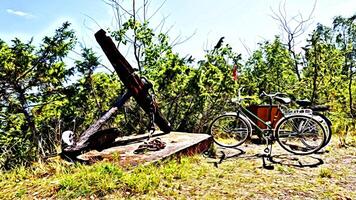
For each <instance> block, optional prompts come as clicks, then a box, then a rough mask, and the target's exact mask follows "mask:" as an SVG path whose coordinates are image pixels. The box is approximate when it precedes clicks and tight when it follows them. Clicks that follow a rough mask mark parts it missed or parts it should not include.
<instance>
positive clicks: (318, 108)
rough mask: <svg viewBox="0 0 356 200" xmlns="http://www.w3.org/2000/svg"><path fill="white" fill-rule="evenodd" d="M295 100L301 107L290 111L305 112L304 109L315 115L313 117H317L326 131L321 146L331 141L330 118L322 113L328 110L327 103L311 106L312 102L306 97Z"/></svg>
mask: <svg viewBox="0 0 356 200" xmlns="http://www.w3.org/2000/svg"><path fill="white" fill-rule="evenodd" d="M295 102H296V104H298V105H299V106H301V107H302V108H301V109H296V110H292V112H305V110H307V113H310V114H311V115H313V116H314V117H315V119H317V120H318V121H319V122H321V124H322V125H323V126H324V128H325V131H326V139H325V142H324V145H323V147H325V146H326V145H328V144H329V143H330V141H331V136H332V129H331V126H332V123H331V121H330V119H329V118H327V117H326V116H325V115H324V112H327V111H329V110H330V108H329V106H327V105H314V106H313V105H312V102H311V101H309V100H307V99H304V100H296V101H295ZM303 110H304V111H303Z"/></svg>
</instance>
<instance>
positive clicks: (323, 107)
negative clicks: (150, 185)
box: [295, 99, 330, 112]
mask: <svg viewBox="0 0 356 200" xmlns="http://www.w3.org/2000/svg"><path fill="white" fill-rule="evenodd" d="M295 102H296V103H297V104H298V105H300V106H302V107H308V108H309V109H311V110H312V111H317V112H323V111H327V110H330V107H329V106H327V105H315V106H312V103H311V101H309V100H308V99H303V100H297V101H295Z"/></svg>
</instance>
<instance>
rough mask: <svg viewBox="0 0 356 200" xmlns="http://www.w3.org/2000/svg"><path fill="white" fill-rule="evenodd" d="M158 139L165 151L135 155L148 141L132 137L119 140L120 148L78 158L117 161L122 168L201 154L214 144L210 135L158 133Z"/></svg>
mask: <svg viewBox="0 0 356 200" xmlns="http://www.w3.org/2000/svg"><path fill="white" fill-rule="evenodd" d="M157 137H159V138H160V139H161V141H163V142H165V143H166V147H165V148H164V149H161V150H158V151H147V152H145V153H143V154H135V153H134V151H135V150H136V149H137V148H138V146H139V145H141V144H143V142H144V141H147V135H141V136H131V137H125V138H119V139H117V140H116V141H115V143H114V144H115V145H119V146H113V147H110V148H107V149H104V150H102V151H97V150H93V151H89V152H87V153H84V154H82V155H80V156H78V158H79V159H82V160H87V161H89V162H95V161H96V160H103V159H107V160H115V161H116V162H119V163H120V165H122V166H127V165H137V164H140V163H147V162H155V161H158V160H162V159H166V158H168V157H180V156H182V155H194V154H199V153H202V152H204V151H206V150H207V149H208V148H209V147H210V145H211V144H212V143H213V140H212V137H211V136H210V135H207V134H198V133H183V132H171V133H169V134H162V133H158V134H155V135H153V137H152V139H155V138H157Z"/></svg>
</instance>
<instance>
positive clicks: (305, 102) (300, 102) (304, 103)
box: [295, 99, 312, 107]
mask: <svg viewBox="0 0 356 200" xmlns="http://www.w3.org/2000/svg"><path fill="white" fill-rule="evenodd" d="M295 102H296V103H297V104H298V105H300V106H302V107H307V106H311V105H312V103H311V101H309V100H308V99H302V100H296V101H295Z"/></svg>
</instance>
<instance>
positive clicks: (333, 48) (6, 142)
mask: <svg viewBox="0 0 356 200" xmlns="http://www.w3.org/2000/svg"><path fill="white" fill-rule="evenodd" d="M355 18H356V17H355V16H352V17H350V18H344V17H341V16H339V17H336V18H335V20H334V22H333V27H327V26H324V25H321V24H319V25H317V27H316V28H315V30H314V31H313V32H312V33H311V34H310V35H309V37H308V39H307V41H306V42H307V44H306V45H305V46H304V47H302V49H303V51H304V52H303V53H302V54H300V55H301V57H295V56H293V55H291V53H290V49H288V45H285V44H283V42H282V41H281V40H280V38H279V37H275V39H274V40H272V41H264V42H262V43H261V44H260V46H259V48H258V49H256V50H255V51H254V52H253V53H252V55H251V56H250V57H249V58H248V59H247V61H246V62H245V63H244V62H243V61H242V58H241V55H240V54H239V53H237V51H235V50H234V49H233V48H232V47H231V46H230V45H229V44H222V43H221V42H222V41H219V45H216V47H214V48H213V49H211V50H207V51H206V52H205V56H204V58H203V59H202V60H200V61H198V62H195V61H194V58H192V56H185V57H182V56H181V55H180V54H179V53H177V52H174V48H173V47H174V45H173V43H172V41H171V39H170V37H169V36H168V34H166V33H162V32H157V29H153V28H151V27H150V23H149V21H143V22H141V21H139V20H137V19H138V18H135V17H134V16H133V17H130V18H128V19H127V21H125V22H123V23H122V24H121V26H120V27H121V29H119V30H110V31H109V32H110V34H111V36H112V37H113V38H114V39H115V40H116V42H117V44H118V47H119V49H120V50H121V49H122V48H129V46H130V45H134V56H135V59H136V61H137V63H136V64H137V67H138V72H137V73H139V75H140V76H145V77H147V78H148V79H149V80H150V81H152V83H153V85H154V90H155V92H156V93H155V96H156V99H157V102H158V104H159V106H160V109H161V111H162V113H163V114H164V115H165V116H166V118H167V119H168V121H169V122H170V123H171V125H172V127H173V130H176V131H186V132H206V129H207V127H208V124H209V123H210V122H211V120H212V119H213V118H214V117H215V116H216V115H218V114H219V113H221V112H225V111H232V110H233V109H234V107H233V105H232V104H230V99H231V98H232V97H235V96H236V95H237V94H236V93H237V89H238V88H239V87H244V88H245V90H244V91H243V92H244V93H245V94H248V95H258V94H260V93H261V92H262V91H266V92H277V91H278V92H284V93H287V94H289V95H290V96H292V97H293V98H294V99H304V98H308V99H311V100H312V102H313V103H314V104H327V105H329V106H331V108H332V112H331V114H330V117H331V118H332V121H333V124H334V126H333V127H334V129H335V130H334V132H339V133H345V134H344V135H347V133H348V132H350V133H354V129H355V124H356V122H355V118H354V116H355V105H356V102H355V101H356V100H355V98H354V94H355V93H356V82H355V81H354V78H355V77H354V74H355V71H356V69H355V66H356V65H355V60H356V59H355V55H356V54H355V41H356V40H355V37H356V31H355V30H356V29H355ZM130 34H132V35H133V40H132V38H129V37H127V36H128V35H130ZM75 41H76V39H75V34H74V31H73V30H70V25H69V23H64V24H63V25H62V27H60V28H59V29H57V30H56V31H55V34H54V36H52V37H45V38H44V39H43V41H42V43H41V44H40V45H39V46H38V47H36V46H34V45H33V44H32V41H29V42H27V43H24V42H22V41H20V40H19V39H14V40H13V41H12V43H11V44H7V43H6V42H4V41H1V40H0V102H1V107H0V145H1V147H2V148H1V149H0V152H1V156H0V167H1V168H5V169H9V168H11V167H13V166H15V165H19V164H28V163H29V162H30V161H32V160H34V159H36V158H40V157H42V158H43V157H46V156H48V155H51V154H55V153H56V152H57V151H58V149H59V146H60V134H61V132H63V130H68V129H70V130H74V132H75V133H76V134H77V136H78V135H79V134H80V133H82V132H83V131H84V130H85V129H86V128H88V127H89V126H90V125H91V124H92V123H93V122H94V121H95V120H96V119H98V118H99V117H100V116H101V115H102V114H103V113H104V112H105V111H106V110H108V109H109V108H110V106H111V105H112V104H113V103H114V102H115V101H116V99H117V98H118V97H119V96H120V94H122V93H123V91H124V88H123V87H122V84H121V82H120V80H119V79H118V77H117V75H116V74H113V73H108V72H103V71H99V70H98V68H99V67H100V66H101V64H100V59H99V58H98V56H97V55H96V53H95V52H94V51H93V50H92V49H90V48H82V52H81V56H80V58H78V59H77V60H76V61H75V62H74V64H73V65H71V66H68V63H65V62H64V59H65V58H66V56H67V55H68V53H69V52H70V51H71V50H72V49H73V48H74V46H75V43H76V42H75ZM298 55H299V54H298ZM301 58H302V60H303V63H304V64H303V66H304V67H303V68H300V69H298V70H297V71H298V74H296V69H295V66H301V65H299V63H298V62H300V61H301ZM234 67H235V68H237V71H238V73H237V75H238V79H237V80H234V79H233V78H232V70H233V68H234ZM346 105H347V106H346ZM124 110H125V112H122V111H123V110H121V111H120V112H119V113H118V115H117V117H115V118H113V119H111V120H110V121H109V122H107V124H106V125H105V127H104V128H106V127H119V128H120V129H122V130H123V132H124V133H125V134H140V133H143V132H145V131H146V128H147V127H146V126H147V124H148V123H147V115H146V114H144V113H143V111H142V110H141V109H140V108H139V106H138V105H137V104H136V103H135V102H134V101H129V102H127V103H126V104H125V106H124Z"/></svg>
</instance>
